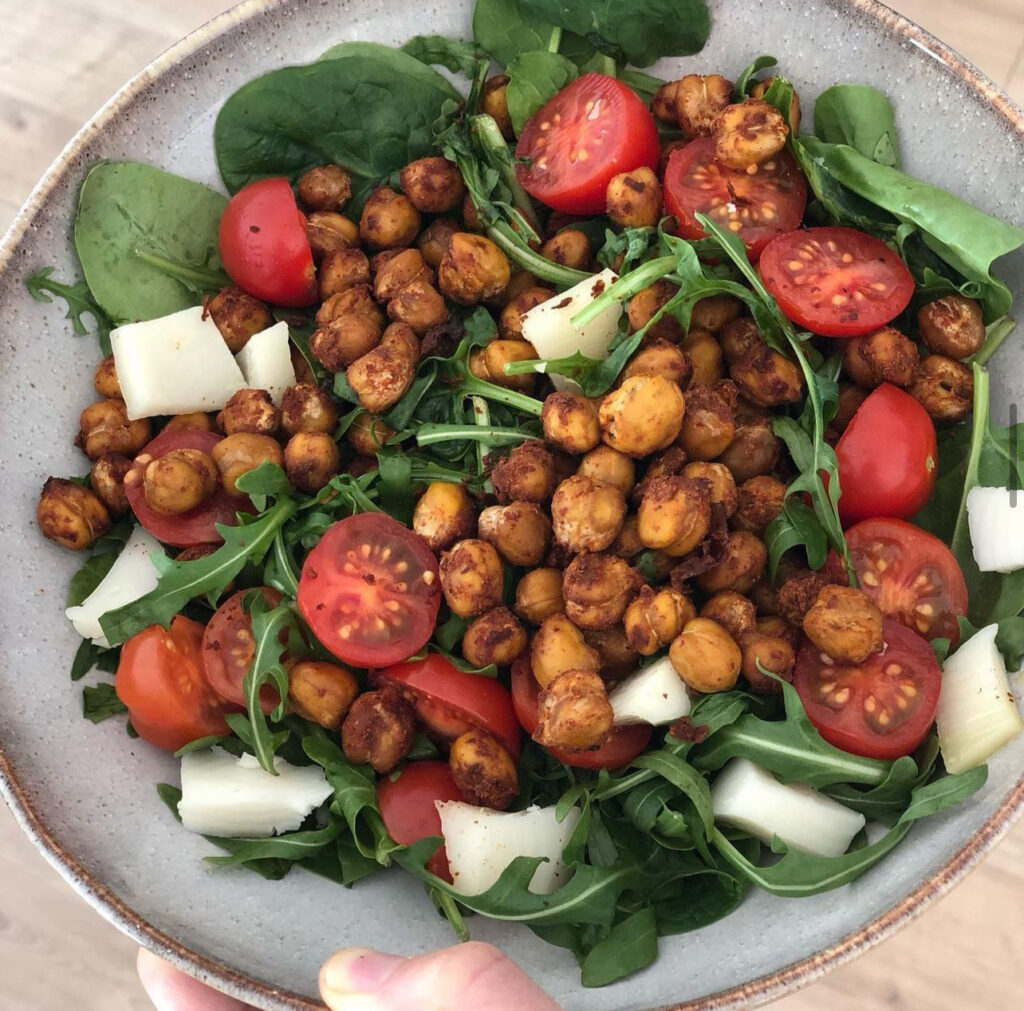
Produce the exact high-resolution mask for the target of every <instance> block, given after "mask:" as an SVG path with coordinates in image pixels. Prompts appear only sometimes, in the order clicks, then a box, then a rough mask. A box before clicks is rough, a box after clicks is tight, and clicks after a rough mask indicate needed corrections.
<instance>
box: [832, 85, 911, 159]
mask: <svg viewBox="0 0 1024 1011" xmlns="http://www.w3.org/2000/svg"><path fill="white" fill-rule="evenodd" d="M814 133H815V135H816V136H817V137H819V138H820V139H821V140H823V141H825V142H826V143H828V144H848V145H849V146H850V147H852V148H853V149H854V150H855V151H858V152H860V153H861V154H862V155H864V156H865V157H867V158H870V159H871V160H872V161H874V162H878V164H879V165H888V166H890V167H891V168H899V166H900V154H899V143H898V141H897V137H896V113H895V111H894V110H893V107H892V102H890V101H889V99H888V98H887V97H886V96H885V95H884V94H883V93H882V92H881V91H879V90H878V89H877V88H871V87H868V86H867V85H865V84H833V85H832V87H831V88H826V89H825V90H824V91H823V92H822V93H821V94H820V95H819V96H818V98H817V99H816V100H815V102H814Z"/></svg>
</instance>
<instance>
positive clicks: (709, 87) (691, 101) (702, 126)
mask: <svg viewBox="0 0 1024 1011" xmlns="http://www.w3.org/2000/svg"><path fill="white" fill-rule="evenodd" d="M732 90H733V83H732V81H728V80H726V79H725V78H724V77H722V76H721V74H707V75H702V74H687V75H686V76H685V77H683V78H682V79H681V80H679V81H677V82H676V89H675V96H674V98H675V105H676V110H677V111H678V113H679V128H680V129H681V130H682V131H683V133H684V134H686V136H687V137H688V138H690V139H691V140H692V139H693V138H694V137H710V136H711V133H712V130H713V129H714V124H715V119H716V118H717V117H718V114H719V113H720V112H721V111H722V110H723V109H724V108H725V107H726V106H727V105H729V103H730V102H732Z"/></svg>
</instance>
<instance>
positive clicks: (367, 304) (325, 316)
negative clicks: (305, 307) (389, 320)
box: [316, 283, 384, 326]
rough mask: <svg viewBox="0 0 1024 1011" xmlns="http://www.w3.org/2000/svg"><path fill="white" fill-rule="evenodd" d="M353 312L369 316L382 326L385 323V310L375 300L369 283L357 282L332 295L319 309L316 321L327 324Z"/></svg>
mask: <svg viewBox="0 0 1024 1011" xmlns="http://www.w3.org/2000/svg"><path fill="white" fill-rule="evenodd" d="M351 314H355V315H358V316H369V317H371V318H372V319H374V320H376V321H377V323H378V324H379V325H380V326H383V325H384V311H383V310H382V309H381V307H380V306H379V305H377V303H376V302H375V301H374V300H373V292H371V291H370V285H369V283H365V284H356V285H353V286H352V287H351V288H345V289H344V290H343V291H339V292H337V293H336V294H334V295H331V297H330V298H328V299H327V301H326V302H324V304H323V305H322V306H320V308H319V309H317V311H316V321H317V324H318V325H319V326H326V325H327V324H328V323H330V322H331V321H332V320H334V319H337V318H339V317H341V316H348V315H351Z"/></svg>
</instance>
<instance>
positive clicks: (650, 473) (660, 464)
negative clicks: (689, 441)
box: [633, 446, 686, 506]
mask: <svg viewBox="0 0 1024 1011" xmlns="http://www.w3.org/2000/svg"><path fill="white" fill-rule="evenodd" d="M685 468H686V453H684V452H683V450H681V449H680V448H679V447H678V446H669V448H668V449H666V450H664V451H662V452H661V453H658V454H656V455H655V456H652V457H650V458H649V459H648V460H647V467H646V469H645V470H644V476H643V479H642V480H641V481H640V482H638V484H637V486H636V489H635V491H634V492H633V502H634V504H635V505H637V506H639V505H640V503H641V502H642V501H643V500H644V495H646V494H647V489H648V487H649V486H650V484H651V482H652V481H654V480H655V479H656V478H659V477H679V476H680V475H681V474H682V473H683V470H684V469H685Z"/></svg>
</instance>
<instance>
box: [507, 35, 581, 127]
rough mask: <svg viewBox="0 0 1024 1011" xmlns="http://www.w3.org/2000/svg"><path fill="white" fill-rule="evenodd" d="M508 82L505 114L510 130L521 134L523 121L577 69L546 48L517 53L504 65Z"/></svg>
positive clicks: (572, 77) (560, 88) (574, 65)
mask: <svg viewBox="0 0 1024 1011" xmlns="http://www.w3.org/2000/svg"><path fill="white" fill-rule="evenodd" d="M505 73H506V74H508V75H509V77H510V78H511V80H510V81H509V82H508V93H507V94H508V114H509V117H510V118H511V120H512V129H514V130H515V132H516V134H519V133H522V130H523V127H524V126H525V125H526V121H527V120H528V119H529V118H530V117H531V116H532V115H533V114H534V113H535V112H537V111H538V110H539V109H540V108H541V106H543V105H544V104H545V103H546V102H547V101H548V100H549V99H551V98H554V97H555V95H557V94H558V92H560V91H561V90H562V88H564V87H565V86H566V85H567V84H569V83H570V82H571V81H575V80H576V77H577V76H578V73H579V71H578V70H577V69H576V64H574V63H573V62H572V61H571V60H568V59H566V58H565V57H564V56H560V55H559V54H558V53H549V52H547V50H534V51H533V52H528V53H520V54H519V55H518V56H517V57H516V58H515V59H514V60H512V61H511V63H509V65H508V66H507V67H506V68H505Z"/></svg>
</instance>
